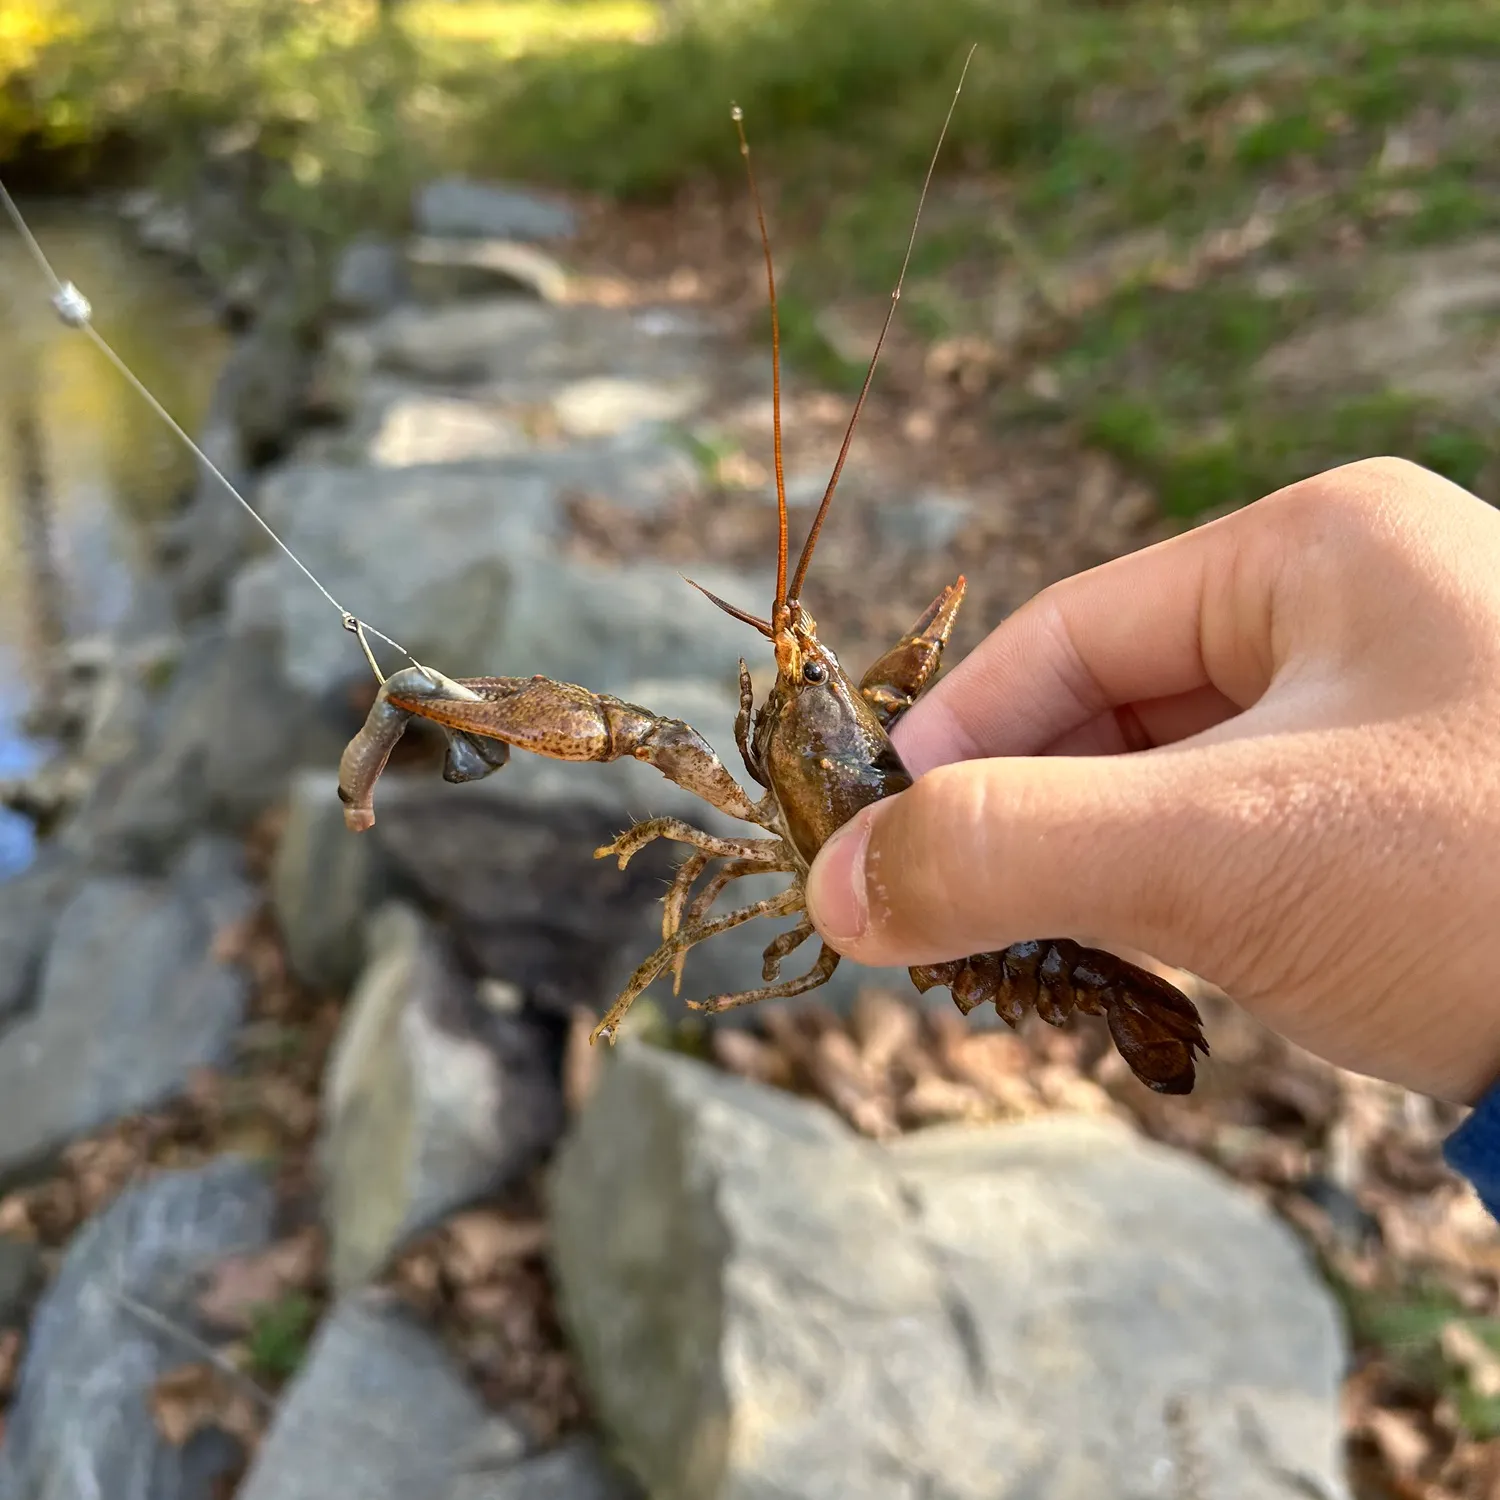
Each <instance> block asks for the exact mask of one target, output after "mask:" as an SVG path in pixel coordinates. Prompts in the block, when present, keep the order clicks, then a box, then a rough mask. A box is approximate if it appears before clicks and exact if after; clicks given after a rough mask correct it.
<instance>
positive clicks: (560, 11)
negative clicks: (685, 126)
mask: <svg viewBox="0 0 1500 1500" xmlns="http://www.w3.org/2000/svg"><path fill="white" fill-rule="evenodd" d="M399 15H400V20H401V24H402V26H403V27H404V29H405V30H406V33H407V35H408V36H410V37H411V38H412V40H413V41H414V42H415V43H416V44H417V45H418V47H423V48H425V47H432V48H434V49H435V50H436V49H443V48H447V47H451V46H453V45H455V44H460V43H465V44H470V45H472V46H475V47H478V48H480V49H482V50H483V52H484V54H485V55H486V56H487V57H490V58H496V59H504V58H513V57H521V56H524V55H525V54H527V53H534V52H565V51H567V50H568V49H569V48H571V47H576V46H579V45H580V44H582V43H586V42H598V41H611V42H648V41H650V40H651V39H652V38H653V37H654V36H655V35H656V33H657V31H658V28H659V26H660V20H661V18H660V13H659V11H658V9H657V7H656V6H655V5H653V4H651V3H650V0H472V3H469V0H457V3H455V0H408V3H407V4H406V5H405V6H403V7H402V9H401V11H400V13H399Z"/></svg>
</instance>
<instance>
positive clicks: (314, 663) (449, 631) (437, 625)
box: [231, 459, 771, 753]
mask: <svg viewBox="0 0 1500 1500" xmlns="http://www.w3.org/2000/svg"><path fill="white" fill-rule="evenodd" d="M562 487H563V474H562V471H560V470H559V469H557V468H548V467H547V466H544V465H535V464H532V463H530V462H529V460H527V459H516V460H511V461H505V460H502V461H498V462H495V463H492V464H445V465H435V466H416V467H411V468H404V469H390V470H371V469H357V468H348V469H345V468H339V467H336V466H319V465H298V466H296V467H293V468H289V469H284V470H282V471H280V472H279V473H278V474H277V475H276V477H275V478H274V480H272V481H271V482H269V483H268V484H267V485H266V486H265V488H264V490H263V492H262V508H263V511H264V513H265V515H266V517H267V519H268V520H269V521H270V522H271V523H272V524H273V525H275V526H277V528H278V529H279V530H280V531H281V533H282V535H283V536H284V537H285V538H286V540H287V542H288V545H290V546H291V547H292V548H293V550H294V551H296V553H297V555H298V556H299V557H301V558H302V559H303V561H304V562H305V563H306V564H307V566H309V567H310V568H311V569H312V570H313V571H314V572H315V573H316V574H317V575H318V577H320V578H321V579H322V580H323V582H324V584H325V586H326V587H327V588H329V589H330V590H331V591H332V592H333V593H334V594H335V595H336V596H337V597H339V598H341V599H344V600H345V601H349V602H350V607H353V606H354V604H355V603H357V602H358V601H360V600H364V599H375V600H379V601H380V603H381V609H380V614H379V616H378V621H377V623H379V624H380V626H381V628H382V629H386V630H389V631H390V632H391V633H392V634H395V635H397V636H398V638H399V639H400V640H401V642H402V644H403V645H404V646H405V647H406V648H407V649H408V650H410V651H411V652H412V653H413V654H414V655H415V656H416V657H417V658H418V659H419V660H421V661H427V662H431V663H432V664H433V665H434V666H436V667H438V669H439V670H440V671H445V672H447V673H448V675H450V676H480V675H486V674H506V673H510V674H516V675H520V674H525V675H530V674H532V673H536V672H540V673H542V674H544V675H546V676H549V677H555V678H558V679H559V680H561V681H565V682H582V683H583V684H584V685H585V686H588V687H591V688H593V689H595V690H596V691H602V692H616V693H620V692H622V691H623V689H625V688H626V687H628V686H631V685H633V684H635V683H638V682H640V681H643V680H654V679H663V678H670V679H683V678H689V679H696V680H703V679H705V678H706V679H708V680H711V681H718V682H722V683H723V684H724V691H725V692H732V691H733V690H734V684H735V682H736V680H737V672H738V666H737V662H738V658H739V656H740V654H741V652H743V651H745V650H746V649H748V648H750V647H752V646H753V645H754V644H755V637H754V635H753V633H752V632H750V631H748V630H747V629H746V627H745V626H743V625H741V624H740V623H739V622H738V621H736V620H732V619H730V618H729V616H727V615H724V614H722V613H721V612H720V611H719V610H717V609H715V608H714V606H713V605H712V604H710V603H709V602H708V600H707V599H705V598H703V597H702V595H700V594H699V593H697V591H696V590H694V589H691V588H689V587H688V586H687V585H686V584H685V583H684V582H683V581H682V578H681V577H680V576H679V575H678V573H677V572H676V570H674V569H672V568H670V567H666V566H664V565H658V564H640V565H637V566H633V567H617V566H606V565H595V564H589V563H584V562H575V561H572V560H570V559H566V558H563V557H561V556H559V555H557V554H556V552H555V551H554V550H553V547H552V545H551V544H552V543H553V542H554V541H555V540H556V539H557V538H558V537H559V536H560V533H561V520H560V516H559V514H558V499H559V494H560V491H561V489H562ZM699 571H700V578H701V581H702V582H703V583H704V585H705V586H706V587H708V588H711V589H713V590H714V591H715V592H716V593H725V595H726V597H729V598H740V597H744V598H750V599H755V598H764V597H767V596H769V594H770V592H771V584H770V583H769V581H768V580H767V579H765V578H757V577H745V576H741V575H738V574H728V573H726V572H725V571H724V570H722V569H715V568H708V569H702V570H699ZM726 591H727V592H726ZM268 613H270V614H273V615H274V617H275V619H276V624H277V627H278V634H279V636H280V638H281V640H282V642H283V643H284V644H283V650H284V657H283V666H284V670H285V674H286V676H287V678H288V680H289V682H290V683H291V685H292V686H293V687H295V688H296V689H298V690H299V691H302V692H304V693H308V694H311V695H322V694H326V693H330V692H332V691H333V690H335V689H336V688H337V686H338V685H339V684H340V683H341V682H344V681H346V680H347V679H348V677H349V675H350V673H351V672H353V671H357V670H359V667H358V662H359V657H358V653H357V650H356V648H355V647H354V645H353V642H352V640H351V639H350V638H349V637H348V636H347V634H346V633H343V632H340V631H337V630H333V629H331V628H330V622H329V610H328V605H327V601H326V600H324V599H322V598H321V597H320V596H319V595H318V594H317V592H316V591H315V590H312V589H310V588H309V587H308V586H307V582H306V580H305V579H303V578H301V577H300V576H298V575H296V574H295V573H294V572H292V571H291V570H290V569H288V568H287V567H286V566H285V565H284V562H283V561H282V559H280V558H279V557H275V556H267V557H265V558H264V559H261V560H259V561H257V562H256V563H253V564H251V565H250V566H249V567H248V568H246V569H245V570H244V571H243V572H242V573H241V574H240V576H239V578H238V579H237V580H236V583H235V588H234V594H233V599H232V604H231V628H232V629H237V628H239V624H238V622H239V621H241V620H256V621H262V620H265V619H266V617H267V614H268ZM649 706H652V707H655V706H656V705H654V704H652V705H649ZM720 743H722V742H720ZM731 753H732V751H731Z"/></svg>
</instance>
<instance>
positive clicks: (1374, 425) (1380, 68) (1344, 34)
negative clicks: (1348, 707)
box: [0, 0, 1500, 513]
mask: <svg viewBox="0 0 1500 1500" xmlns="http://www.w3.org/2000/svg"><path fill="white" fill-rule="evenodd" d="M970 42H978V43H979V44H980V47H979V52H978V55H977V56H976V58H975V61H974V66H973V71H972V73H971V75H970V82H969V86H968V89H967V91H966V94H965V98H964V101H963V104H962V106H961V108H960V110H959V112H958V115H957V116H956V118H955V121H954V126H953V131H952V135H951V137H950V141H951V146H950V150H949V152H948V154H947V156H946V161H945V167H944V176H943V190H942V191H941V192H940V194H939V195H938V200H937V202H936V203H935V204H934V206H933V211H932V214H931V217H930V219H929V221H928V225H927V229H926V232H925V233H924V237H923V239H922V241H921V243H920V246H919V251H918V258H917V261H916V263H915V276H914V284H913V286H912V287H911V289H910V292H909V295H908V297H907V299H906V302H905V303H904V308H905V309H906V313H905V316H906V318H907V320H908V321H909V323H910V325H911V326H912V327H914V328H915V329H916V330H918V332H919V333H920V334H921V335H922V336H923V337H924V338H926V339H928V340H931V341H934V342H936V341H940V340H942V339H945V338H953V337H956V336H962V335H978V336H980V337H983V338H986V339H990V340H991V341H994V342H997V343H999V344H1004V345H1007V346H1008V349H1009V352H1014V350H1015V349H1020V350H1021V351H1022V352H1023V353H1024V354H1025V355H1026V357H1027V358H1028V359H1029V360H1031V361H1032V363H1031V364H1030V365H1029V366H1028V367H1027V369H1028V373H1029V375H1030V376H1035V374H1036V365H1035V361H1036V360H1038V359H1041V360H1044V362H1045V370H1044V372H1043V375H1042V376H1041V377H1040V378H1028V379H1024V380H1023V379H1017V380H1014V381H1002V382H1000V384H1001V385H1003V386H1004V389H1002V390H1000V391H998V392H997V394H996V397H995V400H994V402H993V416H994V418H995V420H996V421H1002V422H1003V421H1013V420H1022V421H1051V420H1057V419H1058V418H1059V416H1062V417H1065V418H1066V419H1067V420H1070V421H1076V422H1078V423H1079V430H1080V433H1081V435H1082V436H1083V437H1084V439H1085V440H1087V441H1089V442H1091V443H1094V444H1096V445H1099V446H1102V447H1104V448H1106V449H1108V450H1110V451H1111V452H1113V453H1115V454H1116V455H1118V456H1119V457H1120V458H1122V459H1123V460H1125V461H1126V462H1127V463H1129V464H1131V465H1132V466H1134V467H1136V468H1138V469H1140V470H1141V471H1143V472H1145V473H1146V474H1147V475H1148V476H1149V477H1151V478H1152V479H1153V481H1154V482H1155V483H1156V485H1157V487H1158V490H1159V492H1160V494H1161V495H1162V497H1163V500H1164V503H1165V504H1166V505H1167V506H1168V507H1169V508H1171V509H1174V510H1177V511H1180V512H1185V513H1190V512H1195V511H1201V510H1203V509H1205V508H1211V507H1215V506H1220V505H1223V504H1226V503H1231V502H1233V501H1235V500H1237V499H1240V500H1242V499H1245V498H1248V496H1250V495H1252V494H1254V493H1258V492H1261V491H1263V490H1265V489H1267V488H1270V487H1273V486H1274V485H1275V484H1278V483H1281V482H1284V481H1285V480H1287V479H1289V478H1293V477H1296V476H1297V475H1298V474H1299V473H1302V472H1305V471H1306V470H1307V469H1308V468H1311V467H1317V466H1319V465H1321V464H1324V463H1329V462H1336V461H1339V460H1340V459H1343V458H1346V457H1354V456H1358V455H1360V454H1362V453H1367V452H1372V451H1377V450H1394V451H1398V452H1402V453H1405V454H1407V455H1408V456H1411V457H1414V458H1417V459H1419V460H1421V461H1423V462H1426V463H1428V464H1430V465H1432V466H1434V467H1436V468H1438V469H1440V470H1442V471H1443V472H1445V473H1448V474H1450V475H1451V476H1452V477H1454V478H1455V479H1458V480H1459V481H1460V482H1463V483H1465V484H1468V485H1471V486H1474V487H1476V488H1479V489H1480V490H1481V491H1482V492H1485V493H1490V492H1491V491H1493V490H1495V487H1496V486H1495V479H1496V476H1495V474H1494V473H1493V472H1492V471H1493V468H1494V462H1495V460H1494V444H1493V438H1492V428H1493V422H1492V415H1491V410H1490V408H1491V400H1490V398H1491V397H1492V396H1493V395H1494V392H1492V391H1489V390H1487V389H1477V388H1476V389H1468V388H1465V382H1464V381H1463V380H1462V379H1460V378H1457V377H1455V379H1453V380H1449V381H1448V382H1447V385H1446V387H1445V386H1444V382H1443V381H1442V380H1441V379H1437V380H1435V379H1433V378H1430V375H1431V372H1430V371H1426V370H1418V371H1416V372H1415V374H1414V375H1413V377H1412V378H1411V379H1409V380H1393V379H1389V378H1386V376H1385V375H1384V374H1383V373H1382V372H1381V371H1379V370H1373V371H1372V370H1370V369H1368V368H1364V367H1363V366H1362V365H1361V363H1360V362H1359V361H1354V362H1353V363H1352V364H1349V365H1347V367H1345V368H1342V369H1340V370H1336V371H1333V372H1332V373H1330V374H1328V375H1327V378H1323V377H1322V376H1319V375H1317V372H1316V371H1315V372H1314V378H1311V379H1310V380H1294V381H1291V382H1281V383H1279V384H1278V383H1277V382H1275V381H1269V382H1268V381H1267V379H1266V378H1265V361H1266V359H1267V357H1268V356H1269V355H1271V353H1272V351H1273V350H1275V349H1276V348H1277V347H1278V346H1280V345H1282V344H1284V343H1285V342H1286V341H1287V340H1289V339H1291V338H1292V337H1293V336H1294V335H1296V334H1298V333H1299V331H1302V330H1305V329H1306V328H1308V327H1310V326H1318V325H1327V324H1329V323H1330V322H1331V321H1332V320H1335V319H1343V320H1345V321H1346V322H1347V321H1349V320H1351V319H1355V318H1357V317H1358V316H1360V315H1365V314H1369V313H1371V312H1372V310H1375V309H1378V308H1379V307H1380V306H1382V305H1385V304H1388V303H1390V302H1391V301H1392V300H1393V299H1399V296H1400V293H1401V289H1402V286H1403V284H1404V283H1403V282H1402V276H1403V274H1405V273H1404V272H1402V270H1401V269H1400V268H1401V266H1403V265H1406V266H1414V267H1416V268H1417V269H1416V270H1414V271H1412V273H1411V274H1412V275H1414V276H1418V277H1420V276H1421V275H1427V274H1429V273H1431V274H1438V275H1441V274H1442V273H1441V271H1440V270H1438V271H1436V272H1432V270H1431V267H1432V266H1439V265H1440V263H1439V262H1436V261H1431V264H1430V265H1429V262H1428V261H1422V260H1421V259H1420V257H1421V256H1422V255H1423V253H1424V252H1431V251H1432V250H1434V248H1441V247H1445V246H1451V245H1454V244H1460V243H1468V242H1473V241H1474V240H1475V239H1476V237H1479V236H1483V235H1484V234H1486V233H1487V232H1489V231H1492V230H1495V229H1496V228H1497V227H1500V108H1497V106H1496V105H1495V103H1494V101H1495V100H1496V99H1500V87H1497V85H1500V0H1358V3H1340V0H1184V3H1176V4H1164V3H1160V0H1133V3H1132V0H942V3H938V4H932V5H928V6H920V7H913V6H911V5H909V4H907V3H906V0H662V3H654V0H387V3H379V0H123V3H115V0H4V3H3V5H0V162H3V161H6V160H19V159H35V158H37V157H39V156H45V157H48V158H55V159H58V160H62V159H66V160H68V161H71V162H74V163H82V164H83V171H84V172H85V174H87V173H88V172H91V171H97V170H98V167H99V163H101V162H103V161H105V160H107V159H108V156H109V153H110V152H111V151H117V150H118V149H119V148H120V147H121V145H122V144H128V145H129V146H130V147H131V148H132V152H133V154H134V159H141V158H144V159H145V160H146V161H148V162H150V163H151V165H152V168H153V170H154V171H156V172H157V173H158V174H161V175H162V176H164V177H165V178H166V179H167V180H169V181H170V180H173V176H174V174H183V173H189V172H191V171H193V170H196V169H197V165H198V163H199V162H200V161H201V159H202V158H203V157H204V156H205V155H208V154H211V153H213V152H215V151H223V150H224V149H226V146H227V145H230V144H233V143H235V142H241V143H243V142H253V143H254V145H255V146H256V148H257V150H258V152H259V154H260V156H261V157H262V158H263V159H264V160H265V161H267V162H268V163H270V164H271V165H272V167H273V168H274V170H272V171H271V172H269V173H268V175H267V177H266V181H265V187H264V193H265V197H266V206H267V208H268V209H270V210H272V211H274V212H275V213H276V214H278V215H281V216H284V217H286V218H288V219H289V220H291V221H293V222H296V223H298V224H301V225H303V226H305V227H307V228H308V229H310V230H311V231H313V232H315V233H319V234H327V235H331V236H337V235H339V234H341V233H347V232H349V231H350V230H352V229H353V228H369V227H375V226H379V225H382V224H392V225H394V224H396V223H398V222H399V221H400V219H401V217H402V215H403V214H404V213H405V211H406V205H407V203H408V202H409V192H410V187H411V185H412V183H413V182H414V181H415V180H417V179H418V178H419V177H421V176H422V175H424V174H428V175H430V174H431V173H433V172H436V171H439V170H448V169H459V170H465V171H471V172H475V173H481V174H504V175H507V176H514V177H520V178H524V179H528V180H531V181H535V182H540V183H552V184H556V185H559V186H563V187H567V188H575V189H582V190H587V191H590V192H593V193H598V194H604V195H608V196H614V197H618V198H620V199H623V200H648V201H658V202H660V201H671V199H672V198H673V196H674V195H675V194H678V193H679V192H682V191H684V190H686V189H689V188H691V187H693V186H694V185H701V184H703V183H704V182H705V181H717V182H720V183H725V184H733V183H736V182H737V181H738V174H739V170H740V168H739V161H738V157H737V154H736V152H735V150H734V144H733V137H732V134H731V132H730V131H729V129H728V126H727V123H726V111H727V105H728V102H729V101H730V100H731V99H733V100H737V101H738V102H739V103H741V104H742V105H743V106H744V107H745V110H746V113H747V117H748V119H749V121H750V126H751V130H752V134H753V137H754V139H755V140H756V141H757V142H758V145H759V151H760V159H761V161H762V166H763V170H762V175H763V177H764V178H766V179H767V180H768V181H770V182H771V183H773V184H774V200H775V209H776V217H777V226H778V252H779V253H780V254H781V255H782V256H783V257H784V258H786V259H788V260H789V262H791V263H792V268H793V272H794V275H793V276H792V277H789V279H788V299H787V307H786V309H785V311H786V315H787V321H788V325H789V327H788V334H789V345H790V349H791V353H792V355H793V358H794V359H796V360H799V361H800V362H801V363H802V364H803V366H804V368H810V369H811V371H812V372H813V373H815V374H816V375H818V376H819V377H820V378H823V379H825V380H828V381H830V382H832V383H835V384H839V383H846V382H847V380H848V379H849V377H850V376H851V373H852V370H851V368H850V365H851V362H850V361H848V360H846V359H844V358H842V357H841V356H840V355H839V353H838V351H837V344H838V340H837V339H835V338H830V337H829V336H828V335H827V333H826V331H825V330H824V328H823V327H822V325H821V323H820V319H819V314H818V311H817V310H818V309H821V308H824V307H826V306H828V305H829V304H831V303H834V302H837V301H839V300H840V299H859V298H861V297H868V298H877V297H879V296H880V295H881V294H883V292H884V290H885V289H886V285H887V282H888V279H889V277H890V275H891V272H892V266H893V262H894V260H895V258H896V254H897V251H898V248H899V245H900V243H901V242H902V240H903V239H904V234H905V229H906V226H907V221H908V218H909V215H910V212H911V208H912V202H913V198H914V188H915V184H916V182H917V181H918V180H919V178H920V174H921V171H922V169H923V166H924V164H925V161H926V157H927V154H928V152H929V151H930V149H931V146H932V143H933V140H934V138H935V135H936V130H937V126H938V123H939V122H940V120H941V118H942V115H943V112H944V110H945V108H946V105H947V101H948V98H949V96H950V95H951V91H952V87H953V83H954V80H955V78H956V74H957V68H958V64H959V61H960V59H961V57H962V54H963V51H964V49H965V47H966V46H967V44H968V43H970ZM178 180H181V179H180V178H179V179H178ZM1401 257H1405V258H1406V259H1405V260H1402V259H1400V258H1401ZM1429 261H1430V256H1429ZM1423 267H1427V270H1424V269H1423ZM1018 288H1019V290H1018ZM1018 301H1019V302H1020V303H1023V304H1026V308H1027V310H1026V311H1025V313H1024V315H1022V314H1018V313H1017V312H1016V304H1017V302H1018ZM1038 307H1040V309H1041V316H1040V317H1038V316H1037V311H1036V310H1037V308H1038ZM1496 321H1497V320H1496V319H1495V318H1490V319H1489V320H1488V322H1486V321H1485V319H1484V318H1483V317H1480V318H1479V319H1478V320H1477V322H1475V321H1474V320H1473V319H1471V320H1470V324H1471V325H1472V326H1467V327H1466V328H1465V329H1464V330H1460V331H1459V332H1457V333H1455V336H1454V339H1453V340H1452V341H1450V343H1449V345H1448V348H1447V353H1446V355H1445V358H1448V359H1450V360H1452V361H1457V362H1458V363H1459V364H1462V363H1463V362H1464V361H1465V360H1472V361H1477V362H1478V363H1480V364H1482V363H1483V361H1484V358H1485V355H1486V351H1487V350H1488V348H1489V342H1492V340H1493V332H1494V329H1493V327H1492V326H1491V325H1493V324H1495V323H1496ZM1018 328H1019V329H1020V331H1019V332H1018ZM997 330H998V331H997ZM1308 359H1309V362H1310V363H1311V364H1312V365H1313V366H1316V365H1317V363H1318V360H1317V357H1316V351H1312V352H1310V353H1309V356H1308ZM1469 384H1470V385H1473V384H1474V383H1473V382H1470V383H1469ZM1440 387H1441V388H1443V395H1442V398H1441V399H1435V398H1434V397H1433V394H1432V393H1433V391H1434V390H1436V389H1438V388H1440ZM1310 391H1311V394H1310ZM1039 393H1040V394H1039ZM1491 498H1494V496H1493V495H1491Z"/></svg>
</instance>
